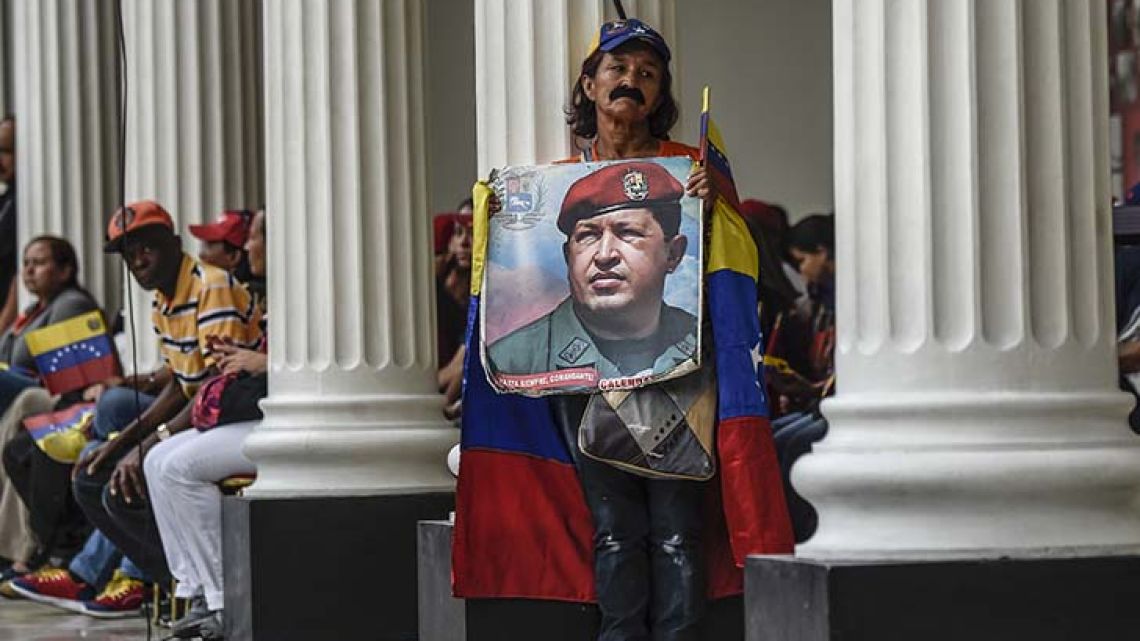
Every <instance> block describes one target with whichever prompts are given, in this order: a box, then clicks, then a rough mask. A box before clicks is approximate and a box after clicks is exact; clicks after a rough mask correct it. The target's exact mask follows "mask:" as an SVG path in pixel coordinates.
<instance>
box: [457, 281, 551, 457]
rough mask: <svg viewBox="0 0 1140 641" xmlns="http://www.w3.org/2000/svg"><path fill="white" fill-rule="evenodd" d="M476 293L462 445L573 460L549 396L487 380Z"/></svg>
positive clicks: (465, 382)
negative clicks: (504, 390) (501, 390)
mask: <svg viewBox="0 0 1140 641" xmlns="http://www.w3.org/2000/svg"><path fill="white" fill-rule="evenodd" d="M478 305H479V297H478V296H472V297H471V305H470V307H469V308H468V313H467V356H466V359H465V360H466V363H465V364H464V374H463V378H464V380H463V437H462V440H463V449H468V448H484V449H491V450H497V451H500V452H514V453H518V454H525V455H530V456H535V457H539V458H544V459H552V460H555V461H559V462H561V463H572V462H573V459H571V458H570V451H569V449H568V448H567V446H566V442H565V440H564V439H563V438H562V433H561V431H560V430H559V429H558V425H557V424H556V423H555V422H554V415H553V414H552V413H551V410H550V401H549V400H548V399H545V398H527V397H525V396H518V395H515V394H497V393H495V390H494V389H492V388H491V384H490V383H488V382H487V375H486V373H485V372H484V370H483V363H482V361H481V359H480V357H479V314H478Z"/></svg>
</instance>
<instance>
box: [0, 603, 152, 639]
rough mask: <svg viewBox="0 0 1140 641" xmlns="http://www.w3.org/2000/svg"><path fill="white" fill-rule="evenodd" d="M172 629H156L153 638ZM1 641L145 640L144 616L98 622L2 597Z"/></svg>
mask: <svg viewBox="0 0 1140 641" xmlns="http://www.w3.org/2000/svg"><path fill="white" fill-rule="evenodd" d="M169 633H170V631H169V630H166V629H163V628H155V630H154V634H153V635H152V637H151V638H152V639H154V640H155V641H157V640H158V639H162V638H164V637H166V636H167V635H168V634H169ZM0 641H146V623H145V622H143V621H142V620H141V619H128V620H125V621H96V620H95V619H92V618H90V617H86V616H83V615H80V614H69V613H67V612H64V611H62V610H57V609H55V608H51V607H48V606H46V605H39V604H36V603H31V602H28V601H9V600H7V599H0Z"/></svg>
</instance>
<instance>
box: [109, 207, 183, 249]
mask: <svg viewBox="0 0 1140 641" xmlns="http://www.w3.org/2000/svg"><path fill="white" fill-rule="evenodd" d="M151 225H161V226H163V227H166V228H167V229H169V230H170V231H174V221H173V220H171V218H170V214H168V213H166V210H165V209H163V208H162V205H160V204H158V203H156V202H155V201H153V200H139V201H136V202H133V203H131V204H129V205H127V206H126V207H123V208H121V209H119V210H118V211H116V212H115V214H114V215H113V216H111V222H109V223H108V224H107V241H106V242H105V243H104V244H103V251H105V252H107V253H109V254H110V253H116V252H118V251H119V250H121V249H122V246H123V237H124V236H126V235H127V234H129V233H131V232H133V231H135V230H137V229H141V228H143V227H149V226H151Z"/></svg>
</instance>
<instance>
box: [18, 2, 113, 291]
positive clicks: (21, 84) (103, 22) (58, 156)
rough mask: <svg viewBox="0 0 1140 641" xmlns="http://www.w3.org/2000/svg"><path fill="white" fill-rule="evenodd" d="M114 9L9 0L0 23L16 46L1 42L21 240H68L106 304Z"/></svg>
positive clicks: (89, 4)
mask: <svg viewBox="0 0 1140 641" xmlns="http://www.w3.org/2000/svg"><path fill="white" fill-rule="evenodd" d="M114 8H115V7H114V3H111V2H57V1H54V0H26V1H22V2H16V3H15V4H14V5H13V6H12V7H11V14H10V15H9V16H8V18H9V19H10V21H11V22H10V24H9V23H8V21H7V20H5V24H4V28H5V29H6V30H8V29H10V30H11V34H12V35H13V36H14V40H15V42H14V43H12V44H7V43H5V44H3V45H0V49H4V48H9V47H11V51H12V52H14V54H15V59H14V60H13V61H11V62H12V63H13V65H12V67H13V69H14V71H15V78H14V80H15V91H14V93H15V98H16V105H15V107H16V109H15V110H16V112H17V113H18V116H17V124H16V131H17V139H18V142H17V145H16V154H17V158H16V167H17V172H16V176H17V181H18V186H19V189H18V191H17V197H18V199H19V202H18V203H17V214H18V218H19V220H18V223H17V225H18V231H19V244H20V246H21V247H23V246H24V244H25V243H26V242H27V241H28V239H30V238H32V237H35V236H38V235H40V234H55V235H57V236H62V237H63V238H66V239H68V240H69V241H71V243H72V244H73V245H74V246H75V249H76V250H77V252H78V253H79V259H80V272H81V273H80V279H81V281H82V283H83V284H84V285H85V286H86V287H87V288H88V289H89V290H90V291H91V293H92V294H94V295H95V297H96V298H97V299H98V300H99V301H100V302H101V303H102V304H103V305H104V307H105V308H107V309H111V310H114V309H116V308H117V307H118V302H119V300H120V299H119V273H118V271H117V270H116V269H115V262H114V261H112V260H110V259H108V258H107V256H106V255H105V254H104V253H103V236H104V233H105V231H106V230H105V227H104V224H105V221H106V220H107V217H108V216H109V215H110V212H111V210H112V209H113V208H114V206H115V199H116V197H117V196H116V192H117V187H118V176H119V164H118V160H119V138H118V135H119V134H118V132H119V128H118V105H119V94H118V81H119V55H118V48H117V44H116V39H115V34H116V29H117V25H116V22H115V11H114ZM4 62H5V64H6V63H7V62H8V61H7V60H5V61H4ZM3 81H4V78H0V84H3ZM2 111H3V109H2V108H0V112H2Z"/></svg>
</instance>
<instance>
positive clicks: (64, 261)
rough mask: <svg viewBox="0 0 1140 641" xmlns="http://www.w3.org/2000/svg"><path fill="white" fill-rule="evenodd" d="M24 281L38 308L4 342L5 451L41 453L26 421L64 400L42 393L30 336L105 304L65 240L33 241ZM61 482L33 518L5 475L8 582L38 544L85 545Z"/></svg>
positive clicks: (0, 502)
mask: <svg viewBox="0 0 1140 641" xmlns="http://www.w3.org/2000/svg"><path fill="white" fill-rule="evenodd" d="M20 275H21V277H22V279H23V281H24V287H25V288H26V289H27V290H28V292H30V293H31V294H32V295H33V296H34V297H35V302H33V303H32V304H31V305H30V306H29V307H28V308H27V309H25V310H24V312H23V313H22V314H20V315H19V316H18V317H17V318H16V321H15V323H13V324H12V327H11V328H9V330H8V331H7V332H5V333H4V334H3V335H2V336H0V362H3V363H5V364H6V365H7V369H4V370H3V371H0V415H2V419H0V446H4V447H7V446H9V445H13V444H14V441H15V440H20V438H22V439H24V440H26V441H27V445H28V447H29V448H34V447H35V445H34V444H33V441H32V439H31V437H30V435H29V434H28V432H27V431H26V430H24V429H22V422H23V419H24V418H26V417H27V416H30V415H33V414H38V413H40V412H45V411H49V410H50V409H51V408H52V406H53V405H54V404H55V403H56V401H57V400H58V399H57V398H56V397H53V396H52V395H51V394H49V393H48V391H47V390H45V389H42V388H40V387H39V379H38V373H39V372H38V370H37V367H36V361H35V358H34V357H33V356H32V354H31V351H30V350H29V349H28V346H27V342H26V340H25V337H26V336H27V334H28V333H29V332H31V331H33V330H36V329H40V328H43V327H47V326H48V325H53V324H55V323H59V322H62V321H65V320H67V319H69V318H74V317H75V316H79V315H82V314H85V313H87V312H90V311H93V310H97V309H99V306H98V304H96V302H95V300H94V298H92V297H91V295H90V294H89V293H87V291H86V290H84V289H83V288H82V287H80V285H79V260H78V258H77V257H76V255H75V249H74V248H73V247H72V246H71V243H69V242H67V241H66V240H64V239H62V238H57V237H55V236H39V237H37V238H33V239H32V240H31V242H29V243H28V245H27V247H25V249H24V261H23V267H22V269H21V271H20ZM61 467H63V466H61ZM59 478H60V482H59V483H58V484H57V485H56V486H55V487H54V490H57V491H53V488H49V487H48V485H46V484H45V485H44V486H42V487H39V488H38V489H37V490H38V491H41V492H43V493H45V494H48V493H50V494H52V495H53V496H54V497H56V499H57V500H53V501H51V506H50V509H45V510H44V511H43V512H42V513H40V514H36V515H35V518H34V519H33V518H30V517H29V513H28V510H27V508H25V507H24V503H23V502H22V501H21V498H20V495H18V492H19V491H20V489H21V487H19V486H17V485H16V484H15V483H14V481H10V480H9V477H8V476H7V474H6V473H5V472H2V471H0V555H2V556H3V557H4V558H6V559H8V560H10V561H12V567H11V568H9V569H8V570H6V571H5V573H4V575H3V576H0V580H7V579H10V578H12V577H13V576H16V575H19V574H21V573H23V572H26V571H28V570H29V569H30V567H29V564H34V560H33V557H34V556H35V552H36V547H37V539H38V543H39V544H40V545H42V546H43V547H44V548H45V552H48V551H50V552H58V551H61V550H60V548H58V547H57V545H63V547H64V548H66V547H67V546H68V545H69V544H68V543H67V542H66V541H65V540H64V539H67V538H68V537H69V536H70V537H71V538H72V539H77V540H82V536H81V535H82V534H83V532H82V530H83V528H84V525H83V523H82V518H81V513H80V512H79V508H78V506H76V505H75V504H74V502H73V501H71V500H70V497H69V493H68V484H67V482H66V480H67V473H66V471H65V472H64V473H63V474H61V475H60V477H59ZM23 489H25V490H26V489H27V488H26V487H24V488H23ZM57 534H58V535H59V536H57ZM72 535H74V536H72ZM0 592H2V590H0Z"/></svg>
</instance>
